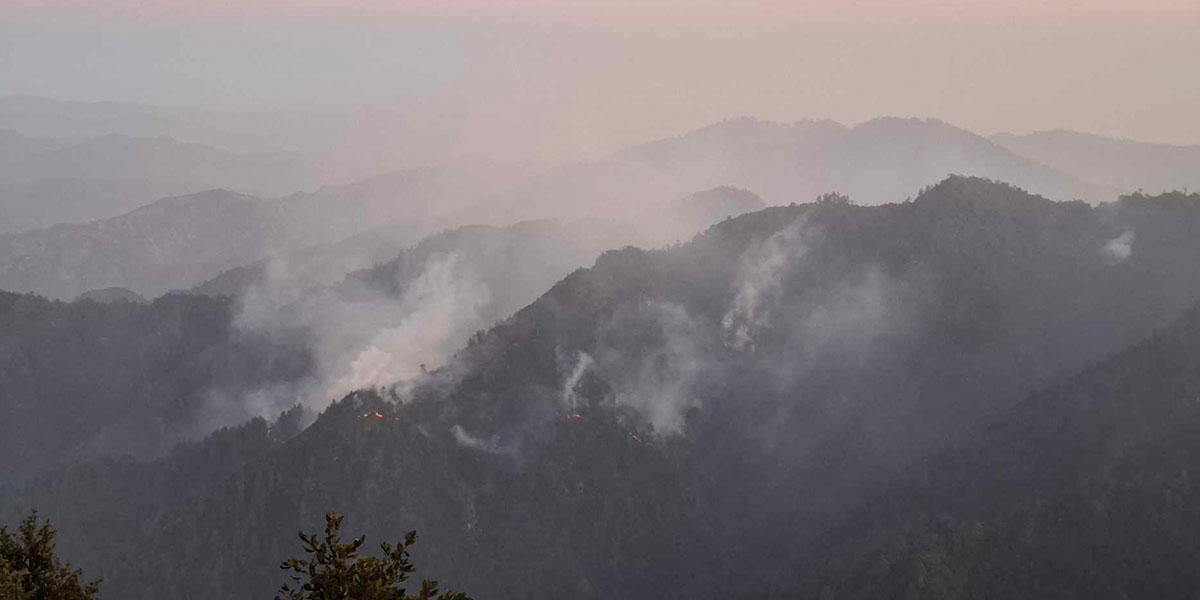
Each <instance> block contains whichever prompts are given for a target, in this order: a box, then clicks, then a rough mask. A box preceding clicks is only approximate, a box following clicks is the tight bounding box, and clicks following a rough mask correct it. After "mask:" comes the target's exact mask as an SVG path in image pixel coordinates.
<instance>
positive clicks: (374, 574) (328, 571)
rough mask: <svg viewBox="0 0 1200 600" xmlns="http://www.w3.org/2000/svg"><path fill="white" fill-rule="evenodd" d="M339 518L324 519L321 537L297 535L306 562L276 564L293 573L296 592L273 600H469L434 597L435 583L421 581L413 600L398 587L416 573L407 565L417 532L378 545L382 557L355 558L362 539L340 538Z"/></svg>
mask: <svg viewBox="0 0 1200 600" xmlns="http://www.w3.org/2000/svg"><path fill="white" fill-rule="evenodd" d="M341 525H342V515H339V514H337V513H334V512H330V513H326V514H325V535H324V537H323V538H322V537H320V536H319V535H318V534H315V533H314V534H311V535H309V534H306V533H304V532H303V531H301V532H300V541H301V543H302V544H303V546H304V552H305V553H307V554H308V555H309V558H290V559H288V560H286V561H284V562H283V564H281V565H280V568H281V569H284V570H286V571H291V572H292V573H293V575H292V576H291V577H292V580H293V582H295V585H296V587H293V586H292V585H288V584H285V585H283V587H281V588H280V589H279V595H278V596H277V597H276V599H277V600H430V599H433V598H436V599H437V600H469V598H468V597H467V595H466V594H462V593H458V592H439V590H438V584H437V582H436V581H432V580H429V579H424V580H422V581H421V586H420V588H419V589H418V591H417V593H416V594H415V595H410V594H407V593H406V592H405V589H404V587H402V584H403V583H404V582H406V581H408V578H409V576H411V575H412V574H413V573H415V572H416V570H417V568H416V567H415V566H413V564H412V561H410V560H409V550H408V549H409V548H411V547H412V546H413V545H414V544H416V543H417V532H415V531H410V532H408V534H407V535H405V536H404V539H403V540H401V541H399V542H397V543H396V545H395V546H392V545H391V544H389V543H387V542H384V543H382V544H380V545H379V548H380V550H382V551H383V556H382V557H380V558H376V557H373V556H359V554H358V549H359V547H360V546H362V544H363V542H364V541H365V540H366V536H359V537H357V538H355V539H354V540H351V541H349V542H343V541H342V537H341Z"/></svg>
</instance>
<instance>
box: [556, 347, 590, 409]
mask: <svg viewBox="0 0 1200 600" xmlns="http://www.w3.org/2000/svg"><path fill="white" fill-rule="evenodd" d="M595 362H596V361H595V360H593V359H592V356H591V355H590V354H588V353H587V352H580V353H579V355H578V358H577V359H576V361H575V367H574V368H572V369H571V374H570V375H568V376H567V380H566V381H565V382H564V383H563V388H562V394H561V395H562V403H563V406H564V407H565V408H567V409H568V410H574V409H575V408H576V407H577V406H578V405H579V399H578V398H577V397H576V395H575V386H577V385H579V382H580V380H582V379H583V376H584V375H586V374H587V372H588V369H590V368H592V365H593V364H595Z"/></svg>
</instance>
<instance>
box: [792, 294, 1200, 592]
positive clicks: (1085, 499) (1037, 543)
mask: <svg viewBox="0 0 1200 600" xmlns="http://www.w3.org/2000/svg"><path fill="white" fill-rule="evenodd" d="M1198 397H1200V304H1198V305H1196V306H1194V307H1193V308H1191V309H1190V310H1188V311H1187V312H1186V313H1185V314H1184V315H1183V316H1181V317H1180V318H1179V319H1177V320H1176V321H1174V322H1172V323H1171V324H1170V325H1168V326H1167V327H1164V328H1163V329H1162V330H1160V331H1158V332H1157V333H1155V334H1154V335H1152V336H1150V337H1148V338H1147V339H1145V340H1144V341H1142V342H1139V343H1137V344H1135V345H1133V346H1131V347H1130V348H1128V349H1126V350H1124V351H1122V352H1120V353H1115V354H1113V355H1111V356H1110V357H1108V358H1106V359H1105V360H1103V361H1101V362H1099V363H1097V364H1096V365H1094V366H1091V367H1089V368H1088V369H1086V370H1084V371H1083V372H1081V373H1079V374H1078V375H1075V376H1073V377H1070V378H1067V379H1065V380H1063V381H1061V382H1058V383H1056V384H1055V385H1052V386H1048V387H1046V388H1044V389H1042V390H1039V391H1038V392H1036V393H1034V394H1032V395H1031V396H1030V397H1029V398H1027V399H1026V400H1024V401H1023V402H1021V403H1020V404H1018V405H1017V406H1015V407H1014V408H1013V409H1012V410H1010V411H1006V412H1005V413H1004V414H1002V415H1001V416H999V417H998V418H996V419H995V420H992V421H990V422H988V423H986V424H984V425H981V426H979V427H977V428H972V429H971V430H968V431H966V432H964V435H962V436H960V439H958V440H957V441H955V442H954V443H952V444H951V445H950V446H949V447H948V448H946V449H945V450H944V451H942V452H939V453H937V454H934V455H931V456H930V457H928V458H927V459H925V460H922V461H920V462H918V463H916V464H915V465H913V466H912V467H911V468H910V469H909V473H908V474H907V476H906V478H905V480H904V481H902V482H900V483H899V484H897V485H896V486H895V488H894V489H892V490H890V491H889V492H888V493H886V494H884V495H882V496H881V497H880V498H879V499H878V500H876V501H875V502H872V503H870V504H868V505H866V506H865V507H864V508H862V509H861V510H858V511H856V513H855V514H854V515H853V517H851V518H849V519H848V520H847V522H845V523H844V524H842V525H841V526H840V527H838V528H835V529H834V530H833V531H832V532H831V533H829V534H827V535H826V536H825V537H824V538H823V540H822V541H823V543H821V544H816V545H815V546H814V548H813V550H812V552H811V557H812V562H810V563H809V564H808V565H806V566H807V568H806V569H803V570H800V572H801V573H803V574H804V575H802V576H800V577H798V580H799V581H803V582H805V583H804V584H802V585H800V586H797V587H796V588H792V591H793V592H797V591H798V590H807V592H806V594H807V595H811V596H816V595H818V594H819V593H820V594H824V595H823V596H822V597H829V598H877V597H883V596H887V597H909V598H934V597H975V598H980V597H995V598H1004V597H1009V598H1011V597H1021V598H1064V597H1077V598H1084V597H1087V598H1129V597H1140V596H1146V597H1155V598H1187V597H1191V596H1192V594H1194V590H1195V589H1196V586H1197V585H1200V580H1198V579H1197V575H1196V570H1195V563H1196V560H1197V558H1198V557H1200V546H1198V545H1197V543H1196V539H1197V535H1198V534H1200V528H1198V524H1200V490H1198V489H1197V487H1196V485H1195V483H1194V482H1193V481H1192V473H1193V472H1194V470H1195V468H1196V465H1198V464H1200V447H1198V446H1197V444H1196V443H1195V440H1194V438H1195V435H1194V433H1195V431H1196V427H1197V426H1200V403H1198V402H1197V398H1198ZM814 566H816V567H817V568H813V567H814ZM939 594H941V595H939Z"/></svg>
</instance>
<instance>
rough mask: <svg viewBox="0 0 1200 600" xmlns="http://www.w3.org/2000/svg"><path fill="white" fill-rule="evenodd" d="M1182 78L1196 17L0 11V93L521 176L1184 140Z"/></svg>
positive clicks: (1060, 3)
mask: <svg viewBox="0 0 1200 600" xmlns="http://www.w3.org/2000/svg"><path fill="white" fill-rule="evenodd" d="M444 5H448V6H444ZM1195 73H1200V3H1197V2H1195V0H1141V1H1133V0H1129V1H1126V2H1119V1H1117V0H1095V1H1083V0H1047V1H1034V0H1017V1H1013V2H1001V1H999V0H960V1H957V2H949V1H936V0H898V1H894V2H885V1H883V0H865V1H861V2H852V3H829V2H815V1H808V0H802V1H799V2H784V1H781V0H750V1H748V2H737V3H733V2H716V1H712V0H704V1H699V2H686V1H684V0H648V1H647V0H642V1H636V2H635V1H634V0H606V1H601V0H582V1H578V2H569V1H567V0H501V1H490V0H465V1H456V2H436V1H434V0H416V1H401V2H393V1H387V0H358V1H356V2H355V1H349V2H346V1H335V0H287V1H284V0H237V1H234V0H204V1H202V0H156V1H154V2H144V1H137V0H0V96H3V95H11V94H27V95H35V96H46V97H52V98H58V99H68V100H88V101H90V100H118V101H133V102H144V103H152V104H161V105H174V106H200V107H209V106H212V107H279V106H302V107H314V106H317V107H341V106H355V105H382V106H393V107H395V106H398V107H401V108H403V109H404V111H405V114H407V115H408V116H409V117H408V118H411V119H414V120H422V121H433V122H438V123H446V124H447V126H446V128H445V133H446V135H447V136H451V137H453V138H454V142H453V143H454V145H455V148H457V150H458V151H460V152H463V153H468V152H478V153H483V154H487V155H489V156H493V157H496V158H508V159H516V160H521V159H529V158H537V159H553V158H557V159H563V158H569V157H583V156H594V155H597V154H600V153H604V152H607V151H611V150H614V149H617V148H620V147H622V146H625V145H628V144H631V143H637V142H640V141H645V140H649V139H653V138H657V137H662V136H666V135H673V134H677V133H681V132H683V131H687V130H689V129H692V128H695V127H699V126H702V125H705V124H707V123H711V122H713V121H717V120H720V119H723V118H727V117H732V116H740V115H749V116H755V117H758V118H763V119H772V120H780V121H792V120H797V119H803V118H821V117H824V118H831V119H835V120H838V121H842V122H847V123H854V122H859V121H863V120H866V119H869V118H871V117H875V116H880V115H898V116H922V117H923V116H933V117H938V118H941V119H944V120H946V121H949V122H951V123H953V124H956V125H959V126H963V127H967V128H969V129H972V130H975V131H977V132H980V133H984V134H990V133H995V132H998V131H1013V132H1018V133H1023V132H1028V131H1034V130H1043V129H1052V128H1068V129H1076V130H1082V131H1090V132H1095V133H1100V134H1104V135H1110V136H1116V137H1125V138H1133V139H1142V140H1149V141H1161V142H1170V143H1179V144H1197V143H1200V77H1195V76H1189V74H1195Z"/></svg>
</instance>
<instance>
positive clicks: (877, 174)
mask: <svg viewBox="0 0 1200 600" xmlns="http://www.w3.org/2000/svg"><path fill="white" fill-rule="evenodd" d="M950 174H962V175H976V176H982V177H988V178H993V179H997V180H1002V181H1007V182H1011V183H1014V184H1016V185H1019V186H1021V187H1023V188H1025V189H1029V190H1031V191H1033V192H1036V193H1042V194H1045V195H1047V196H1049V197H1051V198H1054V199H1059V200H1070V199H1074V198H1081V199H1085V200H1089V201H1093V202H1095V201H1100V200H1105V201H1110V200H1112V199H1114V198H1115V197H1116V196H1117V195H1118V193H1119V191H1120V188H1117V187H1106V186H1101V185H1095V184H1091V183H1088V182H1087V181H1085V180H1083V179H1080V178H1078V177H1075V176H1073V175H1070V174H1067V173H1065V172H1061V171H1056V170H1054V169H1052V168H1050V167H1046V166H1044V165H1042V164H1039V163H1036V162H1033V161H1031V160H1029V159H1026V158H1023V157H1021V156H1018V155H1016V154H1013V153H1012V152H1009V151H1008V150H1006V149H1004V148H1002V147H1001V146H999V145H997V144H994V143H992V142H990V141H988V140H987V139H985V138H983V137H980V136H977V135H975V134H972V133H970V132H967V131H965V130H962V129H958V128H955V127H952V126H950V125H947V124H945V123H942V122H940V121H936V120H916V119H892V118H888V119H876V120H873V121H869V122H867V123H863V124H861V125H857V126H854V127H846V126H843V125H840V124H837V123H834V122H831V121H805V122H799V123H794V124H779V123H771V122H763V121H755V120H751V119H741V120H733V121H726V122H722V123H719V124H716V125H713V126H710V127H707V128H704V129H700V130H697V131H695V132H692V133H689V134H687V135H683V136H680V137H677V138H672V139H667V140H660V141H657V142H652V143H649V144H646V145H643V146H639V147H636V148H633V149H630V150H626V151H623V152H619V153H616V154H614V155H611V156H609V157H607V158H604V159H602V160H599V161H595V162H590V163H583V164H578V165H574V166H566V167H560V168H556V169H552V170H550V171H548V172H545V173H533V174H530V173H528V172H526V170H524V169H520V168H516V167H511V166H502V165H495V164H491V163H487V162H483V161H458V162H453V163H449V164H446V165H444V166H442V167H437V168H429V169H412V170H406V171H401V172H397V173H393V174H389V175H384V176H379V177H374V178H370V179H367V180H363V181H361V182H359V183H355V184H348V185H341V186H332V187H326V188H322V189H320V190H319V191H316V192H310V193H297V194H293V195H291V196H287V197H284V198H282V199H279V200H263V201H261V202H253V203H250V204H253V205H254V209H253V210H252V211H251V212H253V213H254V214H253V215H249V214H247V212H246V211H245V210H240V211H239V210H232V211H230V212H229V214H230V215H235V216H230V217H224V216H222V215H223V214H224V210H223V209H222V210H221V211H219V214H216V215H213V216H212V217H206V218H205V219H200V220H199V221H196V220H194V218H193V217H188V216H180V217H179V218H174V217H173V216H172V217H169V218H168V217H167V216H166V215H169V214H173V213H172V212H171V211H172V210H186V211H187V212H188V213H189V215H201V214H207V213H209V212H212V211H213V209H212V208H211V207H208V206H205V204H206V203H207V202H208V199H210V198H212V197H214V194H215V193H213V192H206V193H204V194H202V195H198V196H194V197H193V199H192V200H191V201H184V200H179V199H176V200H172V201H169V203H168V205H169V208H168V207H167V206H164V207H160V208H159V209H154V210H149V209H139V211H135V212H134V213H129V214H127V215H122V216H120V217H114V218H113V219H110V220H105V221H98V222H94V223H88V224H85V225H79V226H77V227H75V228H68V229H66V230H64V229H61V228H51V229H49V230H39V231H30V232H27V233H23V234H20V235H6V236H0V286H2V287H3V288H4V289H8V290H11V291H19V292H24V291H33V292H37V293H40V294H45V295H49V296H52V297H59V298H72V297H74V296H75V295H77V294H79V293H82V292H84V291H87V290H88V289H92V288H95V287H111V286H118V287H126V288H129V289H132V290H134V291H136V292H138V293H141V294H143V295H148V296H154V295H157V294H161V293H162V292H164V291H166V290H168V289H172V288H185V289H186V288H190V287H192V286H195V285H198V284H200V283H201V282H203V281H205V280H207V279H209V278H211V277H213V276H215V275H217V274H218V273H220V272H221V271H224V270H226V269H229V268H235V267H238V266H242V265H246V264H249V263H252V262H255V261H258V260H262V259H264V258H267V257H270V256H276V255H280V254H286V253H290V252H294V251H296V250H298V249H300V248H303V247H306V246H313V245H321V244H329V243H335V242H339V241H341V240H343V239H345V238H347V237H350V236H354V235H356V234H360V233H363V232H366V231H369V230H373V229H374V230H378V229H380V228H381V227H392V228H393V230H395V231H396V232H397V233H398V234H399V238H400V239H401V241H400V242H399V243H393V244H392V245H390V246H385V247H384V249H383V250H380V251H378V252H373V254H372V255H371V256H369V257H363V258H360V260H359V263H358V264H359V266H367V265H369V264H370V262H371V261H373V260H375V259H377V258H378V257H379V254H380V252H382V254H383V255H384V256H386V255H387V254H388V253H389V252H394V251H395V250H397V249H398V248H400V247H403V245H404V244H407V243H411V242H412V241H415V240H416V239H419V238H420V237H421V236H422V235H425V234H428V233H432V232H434V231H436V230H438V229H441V228H447V227H457V226H461V225H468V224H491V225H498V226H506V225H509V224H511V223H514V222H517V221H522V220H529V219H541V218H557V219H564V220H576V219H581V218H591V219H602V220H607V221H609V222H612V223H619V224H622V225H623V226H625V227H630V228H633V229H635V230H638V231H640V232H641V234H640V235H641V239H644V240H646V241H647V242H648V243H650V244H651V245H653V244H655V243H661V242H662V240H667V241H676V240H680V239H686V235H685V236H683V237H680V236H679V234H678V233H674V232H672V231H671V229H670V228H671V227H672V226H673V225H674V222H673V221H672V220H671V219H669V218H664V214H669V213H670V211H671V210H672V209H673V207H671V206H670V205H669V203H670V202H673V201H675V200H676V199H678V198H682V197H684V196H687V195H689V194H692V193H695V192H697V191H699V190H706V189H711V188H716V187H719V186H736V187H739V188H742V189H745V190H748V191H750V192H753V193H755V194H758V195H759V196H760V197H761V198H762V199H763V201H765V203H766V204H787V203H789V202H793V201H806V200H808V199H810V198H812V197H815V196H816V195H818V194H821V193H825V192H828V191H831V190H837V191H840V192H842V193H845V194H848V195H850V196H851V197H852V198H854V199H855V201H856V202H858V203H860V204H879V203H882V202H887V201H895V200H897V199H900V198H904V197H905V196H912V195H915V194H916V193H917V192H918V191H919V190H920V189H921V187H922V186H924V185H927V184H928V183H929V182H931V181H938V180H939V179H941V178H943V177H945V176H947V175H950ZM215 195H216V196H219V197H222V198H226V199H228V198H229V197H230V196H229V195H228V194H215ZM184 204H194V205H195V206H189V207H188V208H186V209H184V208H183V205H184ZM150 214H162V215H164V218H163V219H161V220H160V222H158V223H157V224H156V223H155V222H154V221H153V220H147V219H146V218H145V217H146V216H148V215H150ZM134 215H137V216H134ZM223 218H228V219H229V220H230V223H229V227H228V229H229V231H230V232H232V234H231V235H223V233H222V229H224V228H223V227H216V228H214V229H211V230H210V229H206V227H207V225H206V223H210V222H211V223H216V222H218V221H219V220H220V219H223ZM247 219H249V221H247ZM131 221H137V222H138V226H137V227H136V231H130V232H129V234H128V235H125V236H120V237H118V238H113V237H112V236H111V235H109V234H107V233H106V231H108V230H110V229H112V228H113V227H118V228H120V227H126V226H127V225H126V224H125V223H129V222H131ZM234 221H236V222H234ZM694 227H695V223H689V224H688V226H687V227H685V228H683V229H684V231H685V232H690V230H691V229H694ZM250 229H254V230H256V231H260V232H262V235H255V236H252V238H247V239H246V240H240V239H237V232H239V231H248V230H250ZM151 240H160V241H161V242H154V243H152V242H151ZM157 243H165V244H166V245H167V246H168V247H167V248H165V249H159V248H157V246H155V244H157ZM247 244H252V245H255V246H257V247H256V248H252V249H251V248H246V245H247ZM114 245H119V246H122V248H120V249H117V248H114V247H113V246H114ZM185 247H186V248H188V251H187V252H185V254H186V255H187V256H182V257H180V256H175V255H174V254H172V252H173V250H172V249H173V248H185ZM225 247H228V248H229V249H228V250H226V249H225ZM197 249H199V250H197ZM197 252H198V253H199V254H204V255H212V254H214V253H222V254H223V256H222V257H221V258H220V259H219V260H216V259H214V261H213V262H212V263H211V266H208V264H206V265H205V266H203V267H201V266H198V265H195V264H191V263H190V261H191V257H190V255H192V254H193V253H197ZM81 253H85V254H87V255H89V258H88V260H89V261H91V262H89V263H88V264H87V266H86V268H85V267H84V266H83V265H82V263H79V262H78V260H79V259H78V258H77V257H78V256H79V255H80V254H81ZM117 256H120V258H119V259H118V258H117ZM364 261H365V262H364ZM155 270H159V271H170V273H171V276H170V277H169V278H163V277H162V276H160V275H158V274H152V275H145V276H143V275H139V274H138V273H142V272H146V273H153V272H154V271H155Z"/></svg>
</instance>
